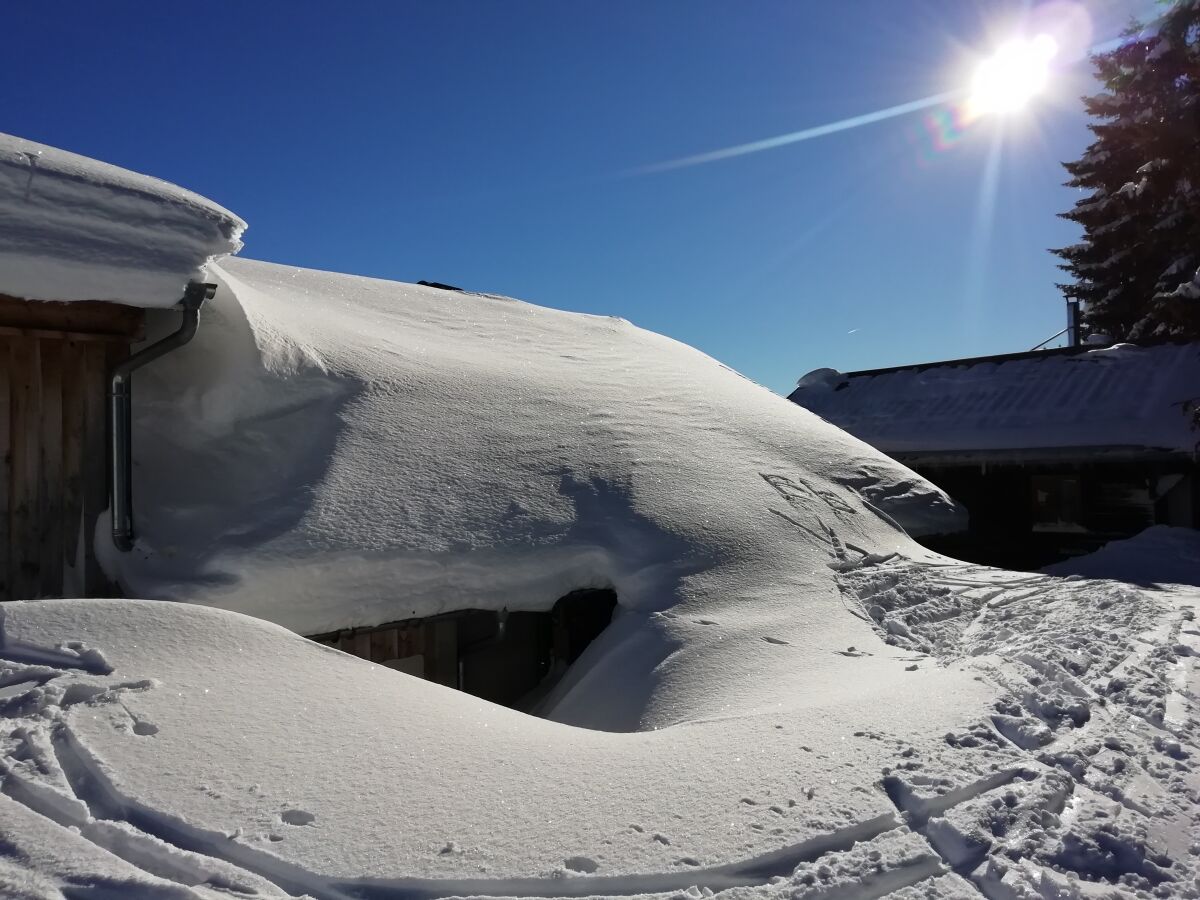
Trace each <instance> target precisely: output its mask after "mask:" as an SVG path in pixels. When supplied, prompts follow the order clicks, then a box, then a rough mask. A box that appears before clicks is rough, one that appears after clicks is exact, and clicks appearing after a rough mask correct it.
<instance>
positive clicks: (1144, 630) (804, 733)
mask: <svg viewBox="0 0 1200 900" xmlns="http://www.w3.org/2000/svg"><path fill="white" fill-rule="evenodd" d="M839 582H840V586H841V589H842V592H843V599H844V601H845V604H846V607H845V610H844V615H846V616H847V617H849V618H856V619H857V617H858V616H861V617H863V618H864V619H867V620H870V621H872V622H873V623H875V624H876V627H877V629H878V636H877V637H876V638H875V639H873V640H872V641H869V642H864V643H863V644H862V645H861V646H857V647H846V648H839V650H840V653H839V654H838V656H839V658H841V659H848V660H854V661H857V662H862V663H867V662H869V661H870V660H871V659H873V658H876V657H880V656H898V657H900V658H901V659H900V662H902V663H903V664H904V668H905V669H909V668H915V669H916V671H913V672H906V675H907V677H910V678H913V679H914V681H913V685H916V686H917V690H918V691H924V692H926V693H927V694H928V696H926V697H925V698H923V699H922V701H921V702H920V703H919V704H918V705H916V706H915V707H907V708H906V709H905V711H904V713H903V714H902V715H894V714H893V715H889V714H888V713H887V711H886V709H885V708H884V707H885V706H887V705H890V704H896V703H898V702H901V701H900V698H901V697H902V696H904V695H906V694H908V693H910V691H909V690H905V689H904V688H910V687H912V685H903V686H902V689H901V690H889V688H888V687H887V686H884V685H876V686H875V687H876V690H875V691H874V693H875V694H876V695H877V696H879V697H882V698H883V699H884V701H885V702H884V703H883V704H879V705H877V704H873V703H868V705H866V706H865V707H861V708H858V709H855V710H849V711H847V710H842V709H832V708H830V709H825V710H822V711H820V712H819V713H818V716H819V721H818V722H814V721H813V720H812V711H811V710H809V709H805V708H803V707H804V705H803V704H796V703H795V702H789V701H788V700H787V699H786V698H788V697H789V695H792V694H793V693H794V691H795V690H796V688H797V687H799V686H800V684H799V683H798V682H797V681H796V680H792V681H790V682H789V683H788V684H785V685H777V686H775V688H774V691H775V695H776V696H778V697H780V698H785V699H781V700H780V701H779V702H778V704H777V706H776V709H774V710H772V711H764V712H758V713H753V714H747V715H738V716H730V717H729V718H725V719H722V720H719V721H715V722H695V723H681V724H679V725H676V726H674V727H671V728H667V729H663V730H660V731H653V732H643V733H638V734H631V735H614V734H607V733H603V732H596V731H587V730H581V729H573V728H568V727H564V726H561V725H556V724H554V723H549V722H543V721H540V720H536V719H530V718H528V717H525V716H523V715H521V714H519V713H515V712H512V711H509V710H505V709H501V708H498V707H494V706H490V705H489V704H485V703H481V702H479V701H476V700H474V698H470V697H467V696H465V695H461V694H457V693H455V692H452V691H448V690H446V689H443V688H440V687H438V686H435V685H431V684H427V683H425V682H420V681H417V680H415V679H412V678H410V677H408V676H405V675H402V674H399V673H394V672H391V671H388V670H384V669H381V668H378V667H374V666H370V665H369V664H367V663H364V662H361V661H359V660H356V659H353V658H351V657H347V656H345V655H343V654H340V653H337V652H336V651H329V650H326V649H323V648H321V647H319V646H316V645H313V644H310V643H308V642H305V641H303V640H301V639H299V638H296V637H294V636H292V635H290V634H288V633H286V632H284V631H282V630H281V629H277V628H275V627H273V626H267V625H264V624H263V623H260V622H255V621H253V620H249V619H245V618H243V617H240V616H236V615H233V614H229V613H224V612H221V611H215V610H206V609H202V608H197V607H188V606H180V605H176V604H162V603H146V602H138V601H58V602H42V603H37V604H24V605H21V606H19V607H15V606H14V607H9V609H8V610H7V616H6V621H5V623H4V630H3V641H4V643H3V647H2V648H0V660H3V661H4V662H3V664H2V665H3V667H2V668H0V684H2V685H3V689H2V696H3V706H2V707H0V714H2V715H4V716H5V717H6V718H7V719H8V720H9V723H8V724H9V726H10V728H9V729H7V730H9V737H8V738H7V739H6V741H5V743H4V748H5V753H4V762H3V768H4V785H3V794H4V798H0V838H2V840H3V844H2V846H4V847H5V848H6V849H5V857H4V862H3V864H0V887H4V888H5V889H8V890H10V891H12V892H13V895H14V896H21V895H22V894H19V893H17V892H18V891H26V894H27V895H29V896H38V897H41V896H45V897H59V896H65V897H75V896H89V895H87V894H84V893H72V887H71V885H72V884H74V885H76V886H78V885H84V884H106V885H109V886H110V888H111V890H112V891H113V893H112V894H111V895H112V896H153V897H157V896H163V897H174V896H208V897H215V896H225V897H227V896H229V894H230V892H232V893H234V894H248V895H257V896H285V895H309V896H312V897H315V898H335V900H347V898H368V900H374V898H379V900H383V898H413V900H418V898H429V900H433V898H442V897H451V896H491V897H499V896H528V897H558V896H562V897H577V896H592V895H599V896H631V895H642V894H656V895H664V896H672V895H677V894H679V893H681V892H687V891H689V889H699V890H710V891H731V893H730V894H729V896H731V897H732V896H749V894H745V893H744V892H746V891H750V892H752V893H753V894H754V895H755V896H763V897H781V898H782V897H785V896H787V897H792V898H808V897H812V898H818V897H819V898H828V897H846V898H863V897H882V896H886V895H890V894H892V893H894V892H896V891H900V890H902V889H903V888H905V887H906V886H912V887H913V889H914V890H916V891H918V893H917V894H913V895H912V896H937V897H959V896H961V897H972V896H975V897H978V896H983V897H986V898H1007V897H1022V896H1031V897H1032V896H1039V897H1042V896H1062V897H1071V896H1106V895H1109V894H1111V895H1114V896H1137V895H1139V894H1144V895H1145V896H1171V897H1176V896H1177V897H1189V896H1198V895H1200V883H1198V882H1197V880H1196V879H1197V858H1196V854H1197V850H1198V849H1200V847H1198V846H1197V844H1196V834H1197V831H1196V827H1197V824H1198V823H1197V809H1198V807H1197V803H1196V800H1197V790H1198V789H1200V781H1198V779H1197V773H1196V769H1195V760H1196V754H1197V752H1198V751H1200V741H1197V732H1196V721H1197V719H1196V713H1197V687H1198V686H1200V678H1198V677H1197V674H1198V673H1197V670H1196V663H1197V654H1200V629H1197V627H1196V622H1195V618H1194V613H1195V607H1196V605H1197V602H1198V600H1200V598H1198V597H1197V595H1196V594H1195V593H1191V594H1185V593H1182V592H1179V591H1174V592H1160V593H1157V594H1156V593H1149V592H1143V591H1140V590H1136V589H1132V588H1129V587H1126V586H1123V585H1119V584H1116V583H1103V582H1087V581H1082V580H1060V579H1052V578H1049V577H1045V576H1030V575H1016V574H1014V573H1004V572H998V571H995V570H988V569H982V568H978V567H973V566H967V565H961V564H944V565H938V564H935V563H931V562H920V563H912V562H909V561H905V560H902V559H899V558H892V559H888V560H881V561H867V562H862V563H859V564H857V565H847V566H845V567H844V571H843V572H841V573H840V574H839ZM860 621H861V620H860ZM707 627H710V628H712V627H719V626H715V625H710V626H707ZM885 638H886V639H887V640H890V643H889V642H887V640H885ZM777 646H781V645H777ZM185 648H186V652H185ZM781 649H782V647H781ZM842 654H844V655H842ZM923 675H924V676H925V678H926V680H924V681H921V680H918V679H921V678H922V676H923ZM964 676H965V677H966V679H967V680H968V681H969V682H970V683H971V684H973V685H975V686H977V690H976V691H974V692H972V693H969V694H965V695H964V694H961V693H960V694H959V695H958V696H956V697H955V698H954V699H953V701H952V702H945V700H944V698H941V697H939V695H940V694H942V693H943V692H944V690H945V688H946V687H947V686H949V685H955V684H957V683H959V681H960V680H961V678H962V677H964ZM928 679H932V680H928ZM798 707H799V708H798ZM856 722H857V723H858V725H857V726H856V724H855V723H856ZM280 735H286V736H287V738H286V741H284V742H282V743H281V742H280V740H279V739H278V736H280ZM434 753H436V754H437V756H436V757H434V758H431V754H434ZM298 772H303V773H305V774H304V776H303V777H302V778H299V779H298V778H297V777H296V775H297V773H298ZM56 829H57V830H56ZM47 843H49V844H51V845H58V846H60V847H61V848H63V849H64V850H65V849H66V848H69V847H72V846H73V844H80V845H81V846H83V847H84V849H82V850H79V851H78V852H77V853H76V852H75V851H71V852H70V853H69V854H68V857H69V860H70V861H69V862H67V861H64V860H63V859H60V858H55V855H54V854H47V853H46V845H47ZM34 845H37V846H34ZM59 855H60V856H61V855H62V854H61V851H60V854H59ZM48 858H49V859H48ZM56 867H57V868H56ZM1050 886H1053V890H1051V888H1050ZM1035 889H1036V890H1037V891H1040V893H1029V892H1030V891H1033V890H1035ZM80 890H82V888H80ZM1054 891H1057V892H1058V893H1054ZM56 892H57V893H56ZM898 896H903V894H902V893H901V894H898Z"/></svg>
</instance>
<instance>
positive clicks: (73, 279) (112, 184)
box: [0, 134, 246, 307]
mask: <svg viewBox="0 0 1200 900" xmlns="http://www.w3.org/2000/svg"><path fill="white" fill-rule="evenodd" d="M245 227H246V225H245V223H244V222H243V221H242V220H241V219H239V218H238V217H237V216H235V215H233V213H231V212H229V211H228V210H225V209H222V208H221V207H219V206H217V205H216V204H215V203H213V202H212V201H210V200H206V199H204V198H203V197H201V196H199V195H198V194H193V193H192V192H191V191H186V190H184V189H183V188H179V187H176V186H175V185H173V184H168V183H167V182H165V181H160V180H159V179H157V178H149V177H147V176H145V175H138V174H136V173H134V172H129V171H127V170H125V169H121V168H118V167H116V166H111V165H108V164H107V163H102V162H97V161H96V160H94V159H88V158H87V157H83V156H77V155H76V154H74V153H68V152H66V151H65V150H58V149H56V148H54V147H47V146H46V145H44V144H37V143H34V142H33V141H27V140H24V139H23V138H18V137H12V136H11V135H7V134H0V294H7V295H9V296H11V297H22V298H24V299H26V300H111V301H114V302H118V303H127V304H130V305H133V306H148V307H159V306H171V305H172V304H174V303H176V302H178V301H179V298H180V297H181V296H183V289H184V286H185V285H186V284H187V282H188V281H190V280H193V279H197V278H203V277H204V272H203V267H204V265H205V263H207V262H208V261H209V260H210V259H211V258H213V257H217V256H223V255H226V254H229V253H236V252H237V251H238V249H239V248H240V247H241V243H240V241H239V240H238V236H239V235H240V234H241V233H242V231H243V230H244V229H245Z"/></svg>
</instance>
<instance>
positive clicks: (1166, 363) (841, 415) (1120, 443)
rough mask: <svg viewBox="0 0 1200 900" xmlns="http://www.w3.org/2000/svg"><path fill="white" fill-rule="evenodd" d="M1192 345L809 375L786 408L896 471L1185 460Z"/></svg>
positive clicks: (1193, 434) (1199, 350)
mask: <svg viewBox="0 0 1200 900" xmlns="http://www.w3.org/2000/svg"><path fill="white" fill-rule="evenodd" d="M1198 393H1200V342H1194V343H1166V344H1158V345H1154V346H1146V347H1138V346H1134V345H1131V344H1118V345H1116V346H1113V347H1106V348H1103V349H1097V350H1087V349H1083V348H1080V349H1079V350H1075V351H1072V352H1061V351H1059V352H1055V351H1048V352H1041V353H1029V354H1020V355H1012V356H1006V357H1000V358H993V357H988V358H981V359H978V360H970V359H967V360H955V361H952V362H948V363H934V364H922V365H917V366H912V367H905V368H896V369H888V370H876V371H872V372H851V373H848V374H842V373H839V372H836V371H834V370H832V369H819V370H817V371H815V372H812V373H810V374H809V375H806V376H805V377H804V378H802V379H801V380H800V382H799V384H798V385H797V387H796V390H795V391H793V392H792V394H791V395H790V396H789V398H788V399H790V400H792V401H793V402H795V403H797V404H799V405H800V406H803V407H805V408H806V409H809V410H811V411H812V412H815V413H817V414H818V415H820V416H822V417H823V418H825V419H827V420H828V421H830V422H832V423H833V424H834V425H837V426H839V427H840V428H843V429H845V430H846V431H848V432H850V433H851V434H853V435H854V436H855V437H858V438H860V439H861V440H863V441H866V442H867V443H868V444H871V445H872V446H874V447H876V448H878V449H880V450H883V451H884V452H885V453H888V454H891V455H893V456H896V457H899V458H901V459H905V460H916V459H918V458H923V459H926V460H933V459H940V460H942V461H947V462H948V461H952V460H955V459H958V460H961V461H966V460H971V461H976V462H978V461H986V460H988V459H998V458H1003V459H1006V460H1007V459H1013V460H1016V459H1020V460H1022V461H1033V460H1035V459H1038V460H1040V459H1050V458H1058V459H1063V458H1065V457H1067V456H1070V455H1072V454H1071V451H1080V450H1085V449H1086V450H1087V452H1088V454H1089V456H1090V455H1093V454H1095V453H1103V454H1106V455H1108V456H1111V457H1112V458H1114V459H1115V458H1132V457H1141V456H1145V455H1147V454H1152V455H1154V456H1157V457H1163V456H1171V455H1179V454H1187V455H1193V454H1195V453H1196V451H1197V447H1198V445H1200V432H1197V431H1195V430H1193V429H1192V427H1191V423H1190V420H1189V418H1188V417H1187V416H1186V415H1185V414H1184V410H1183V408H1182V403H1183V401H1185V400H1187V399H1188V398H1191V397H1195V396H1196V395H1197V394H1198Z"/></svg>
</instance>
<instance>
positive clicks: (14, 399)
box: [8, 340, 42, 600]
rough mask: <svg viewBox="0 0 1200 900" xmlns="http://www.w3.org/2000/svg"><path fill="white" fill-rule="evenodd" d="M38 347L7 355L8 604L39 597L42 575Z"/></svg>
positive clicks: (24, 346)
mask: <svg viewBox="0 0 1200 900" xmlns="http://www.w3.org/2000/svg"><path fill="white" fill-rule="evenodd" d="M39 350H40V348H39V342H38V341H30V340H17V341H14V342H13V344H12V347H11V353H10V354H9V367H8V373H9V384H10V385H11V388H10V389H11V391H12V395H11V404H12V417H11V422H12V425H11V429H12V520H11V521H12V526H11V532H10V535H9V538H10V544H9V559H10V565H11V571H12V598H13V599H14V600H28V599H30V598H32V597H35V596H37V589H38V584H39V581H40V574H41V571H40V570H41V547H40V545H39V539H40V534H39V528H38V521H37V515H38V493H37V492H38V484H39V481H40V475H39V471H38V469H39V467H40V465H41V453H40V452H39V448H38V442H39V439H40V438H41V428H40V424H41V422H40V418H41V401H42V398H41V387H42V379H41V373H42V364H41V358H40V355H39Z"/></svg>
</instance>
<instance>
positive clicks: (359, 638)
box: [350, 631, 371, 659]
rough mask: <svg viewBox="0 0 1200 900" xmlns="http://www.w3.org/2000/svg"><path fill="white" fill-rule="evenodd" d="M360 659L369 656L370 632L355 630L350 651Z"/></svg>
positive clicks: (368, 657)
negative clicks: (352, 646)
mask: <svg viewBox="0 0 1200 900" xmlns="http://www.w3.org/2000/svg"><path fill="white" fill-rule="evenodd" d="M350 652H351V653H353V654H354V655H355V656H357V657H359V658H360V659H370V658H371V632H369V631H357V632H355V633H354V648H353V649H352V650H351V651H350Z"/></svg>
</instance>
